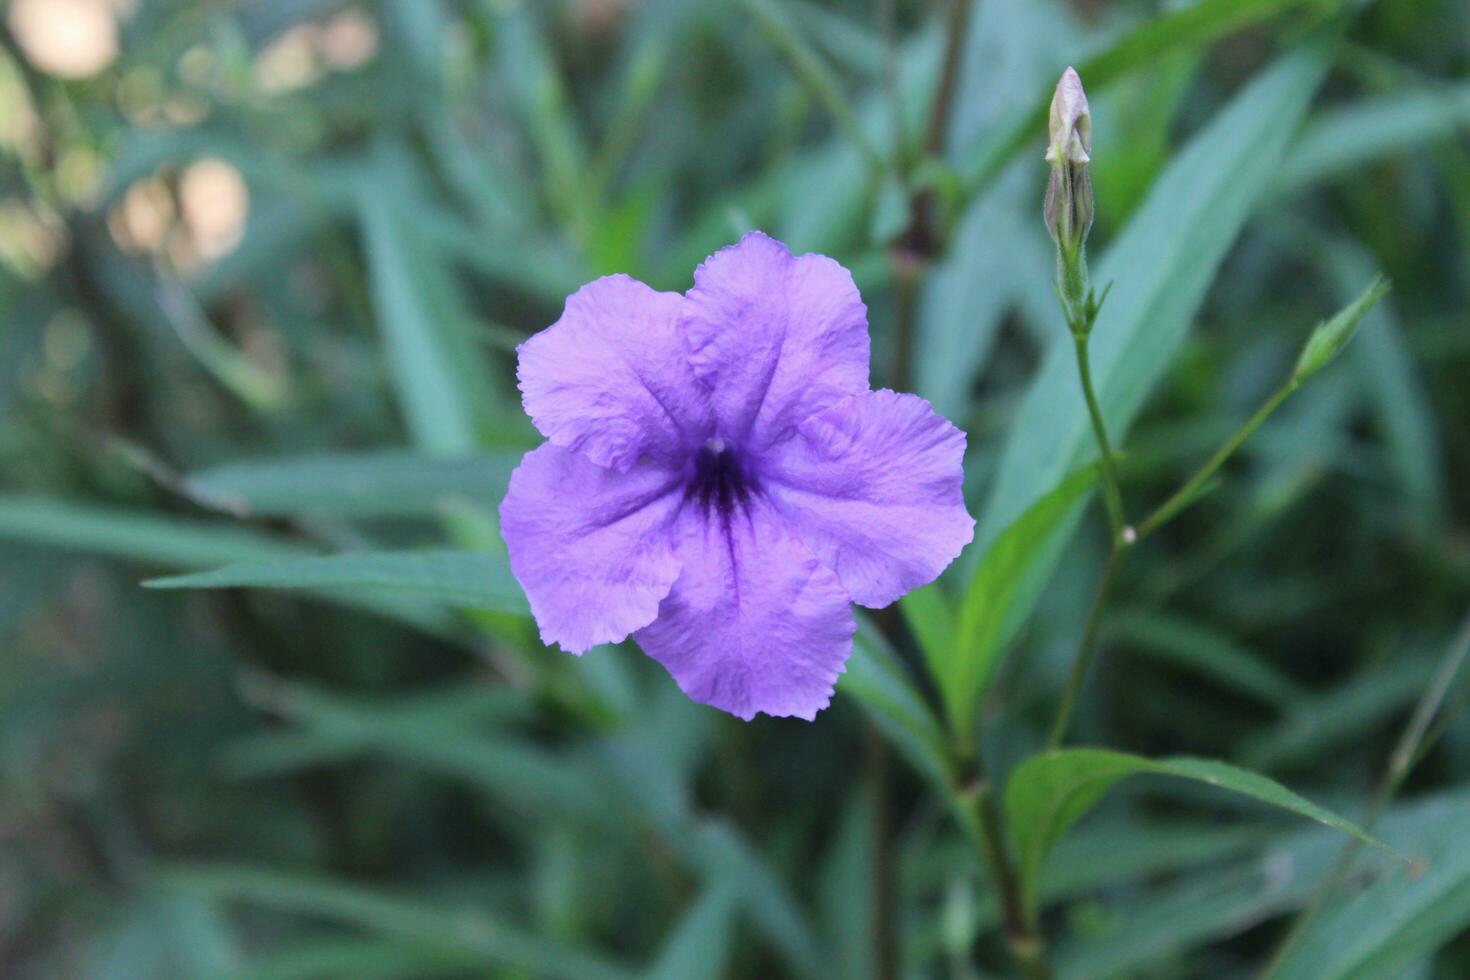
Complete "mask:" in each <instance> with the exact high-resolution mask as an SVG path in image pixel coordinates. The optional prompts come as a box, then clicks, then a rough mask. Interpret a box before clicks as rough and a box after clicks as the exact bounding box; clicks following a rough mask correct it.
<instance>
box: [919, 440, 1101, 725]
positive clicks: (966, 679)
mask: <svg viewBox="0 0 1470 980" xmlns="http://www.w3.org/2000/svg"><path fill="white" fill-rule="evenodd" d="M1097 478H1098V474H1097V467H1096V465H1095V464H1094V465H1088V466H1084V467H1082V468H1081V469H1079V470H1078V471H1077V472H1075V473H1073V474H1071V475H1070V476H1068V477H1067V478H1066V479H1064V480H1062V482H1061V483H1060V484H1058V485H1057V486H1056V488H1055V489H1053V490H1052V491H1051V492H1050V493H1048V494H1046V495H1045V496H1044V497H1042V498H1041V499H1040V500H1038V501H1036V503H1034V504H1032V505H1031V507H1030V508H1029V509H1028V510H1027V511H1026V512H1025V513H1024V514H1022V515H1021V516H1020V517H1019V518H1018V519H1017V520H1016V522H1015V523H1014V524H1012V525H1011V526H1010V527H1008V528H1006V529H1005V531H1004V532H1003V533H1002V534H1001V535H1000V537H998V538H996V539H995V543H994V544H992V545H991V546H990V548H989V550H987V551H986V552H985V555H984V557H983V558H981V559H980V567H979V569H978V570H977V571H976V572H975V575H974V577H972V578H971V579H970V584H969V586H968V588H966V590H965V595H964V598H963V600H961V604H960V609H959V615H958V616H957V622H956V624H955V627H954V635H953V637H952V642H951V643H950V644H949V645H948V647H947V648H946V649H942V650H939V651H937V653H938V655H937V656H931V659H930V660H929V668H930V670H932V671H933V672H934V677H935V680H936V682H937V683H938V685H939V690H940V692H941V694H942V695H943V697H944V704H945V710H946V712H947V713H948V715H949V720H950V723H951V724H952V725H954V726H955V728H956V730H957V731H959V732H961V733H962V737H963V736H964V734H965V733H968V732H969V731H970V730H971V727H972V725H973V722H974V715H975V711H976V709H977V707H978V705H979V701H980V698H981V696H982V695H983V694H984V693H985V689H986V687H987V686H988V685H989V683H990V677H991V674H992V672H993V671H994V669H995V663H996V661H997V660H998V659H999V657H1000V654H1001V652H1002V650H1003V649H1004V648H1005V643H1006V641H1007V640H1008V639H1009V638H1010V636H1011V635H1012V634H1013V633H1014V631H1015V629H1016V627H1017V626H1018V625H1019V618H1020V617H1019V616H1018V615H1017V612H1018V610H1017V608H1016V605H1015V598H1016V596H1017V594H1018V593H1019V592H1020V591H1021V590H1022V589H1023V588H1024V587H1025V586H1026V584H1027V583H1028V581H1029V580H1030V578H1031V576H1032V574H1033V572H1034V570H1035V568H1036V567H1037V566H1038V565H1040V564H1042V563H1043V562H1044V560H1045V558H1046V557H1047V552H1046V550H1045V545H1046V541H1047V539H1048V538H1050V537H1052V536H1053V535H1054V534H1055V532H1056V530H1057V528H1058V526H1059V525H1060V524H1061V523H1062V522H1063V521H1065V520H1066V519H1067V516H1068V515H1069V514H1070V513H1071V512H1072V510H1073V508H1074V507H1076V506H1077V505H1078V504H1079V503H1080V502H1081V501H1082V498H1083V497H1084V496H1086V495H1087V493H1088V492H1089V491H1091V490H1092V488H1093V487H1094V486H1095V485H1096V483H1097ZM925 652H926V653H930V649H929V648H926V650H925Z"/></svg>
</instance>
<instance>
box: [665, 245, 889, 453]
mask: <svg viewBox="0 0 1470 980" xmlns="http://www.w3.org/2000/svg"><path fill="white" fill-rule="evenodd" d="M679 326H680V329H681V330H682V331H683V334H684V340H685V343H686V344H687V345H688V350H689V360H690V363H692V364H693V365H694V372H695V374H697V375H698V376H699V377H700V379H702V380H703V381H704V382H705V383H706V384H707V385H708V386H709V387H710V389H711V392H712V396H711V397H712V398H713V402H714V410H715V415H716V418H717V419H718V422H719V426H720V429H721V435H723V436H725V437H727V438H731V439H734V440H735V441H738V442H740V443H741V444H742V445H743V446H744V447H745V448H746V449H747V450H748V451H752V452H760V451H761V450H762V449H763V448H764V447H766V446H769V445H771V444H772V443H773V442H776V441H778V440H779V439H780V438H781V437H782V436H784V435H785V434H786V433H787V432H788V431H789V430H790V428H791V427H792V426H794V425H796V424H797V423H798V422H801V421H802V420H803V419H805V418H806V417H807V416H809V415H812V414H813V413H815V412H818V411H820V410H821V409H823V408H826V407H827V406H828V405H830V404H832V403H833V402H834V401H837V400H838V399H839V398H842V397H843V396H845V395H850V394H855V393H857V392H860V391H866V390H867V389H868V311H867V307H865V306H864V305H863V301H862V297H860V296H859V295H858V291H857V286H855V285H854V284H853V281H852V275H851V274H850V273H849V272H848V271H847V270H846V269H844V268H843V267H842V266H840V265H838V264H837V263H836V262H834V261H833V260H832V259H829V258H827V257H826V256H824V255H810V254H809V255H802V256H793V255H792V254H791V252H790V251H789V250H788V249H787V248H786V246H785V245H783V244H781V243H780V242H778V241H776V240H775V239H773V238H769V237H767V236H765V235H763V234H761V233H760V232H751V233H749V234H747V235H746V236H745V237H744V238H742V239H741V240H740V241H739V243H738V244H735V245H731V246H730V247H729V248H725V249H721V250H720V251H718V252H716V253H715V254H714V255H712V256H710V257H709V258H708V259H706V260H705V262H704V264H703V265H701V266H700V267H699V268H698V269H696V270H695V272H694V288H693V289H691V290H689V292H688V293H687V294H686V295H685V300H684V313H683V316H682V318H681V320H680V323H679Z"/></svg>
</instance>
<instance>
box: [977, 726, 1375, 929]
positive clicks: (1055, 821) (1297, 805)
mask: <svg viewBox="0 0 1470 980" xmlns="http://www.w3.org/2000/svg"><path fill="white" fill-rule="evenodd" d="M1137 775H1159V776H1174V777H1176V778H1179V779H1189V780H1194V781H1196V782H1201V783H1207V784H1209V785H1211V786H1218V787H1220V788H1221V789H1228V790H1231V791H1232V792H1235V793H1240V794H1242V795H1244V796H1249V797H1252V798H1254V799H1257V800H1260V801H1261V802H1263V803H1269V804H1271V805H1272V806H1277V807H1280V808H1282V809H1284V810H1289V811H1291V812H1292V813H1296V814H1300V815H1301V816H1304V817H1307V818H1309V819H1312V820H1316V821H1317V822H1318V823H1322V824H1326V825H1327V826H1329V827H1332V828H1335V829H1336V830H1340V831H1342V832H1343V833H1345V834H1348V835H1350V836H1352V837H1356V838H1358V839H1359V840H1361V841H1363V842H1364V843H1367V844H1371V845H1373V846H1374V847H1378V848H1381V849H1383V850H1385V851H1388V852H1389V853H1396V852H1394V851H1392V849H1390V848H1389V847H1388V846H1387V845H1385V844H1383V843H1382V842H1380V841H1378V840H1376V839H1375V838H1373V837H1370V836H1369V835H1368V834H1367V833H1365V832H1364V831H1363V830H1361V829H1359V828H1358V827H1357V826H1356V825H1355V824H1353V823H1350V822H1349V821H1347V820H1344V819H1343V818H1341V817H1339V816H1337V815H1336V814H1334V813H1332V812H1331V811H1329V810H1325V809H1323V808H1322V807H1319V806H1317V805H1316V804H1315V803H1312V802H1311V801H1310V800H1307V799H1304V798H1303V797H1301V796H1298V795H1297V794H1296V793H1293V792H1292V791H1291V790H1289V789H1287V788H1286V787H1285V786H1282V785H1281V784H1280V783H1277V782H1275V781H1274V780H1272V779H1268V778H1267V777H1265V776H1262V775H1260V774H1259V773H1254V772H1250V771H1249V770H1245V769H1239V768H1237V767H1235V766H1232V765H1229V764H1227V763H1224V762H1216V761H1213V760H1210V759H1193V758H1188V757H1184V756H1176V757H1172V758H1168V759H1146V758H1144V757H1143V756H1137V755H1129V754H1127V753H1125V752H1113V751H1110V750H1107V749H1063V750H1061V751H1057V752H1046V753H1042V754H1040V755H1035V756H1032V757H1031V758H1029V759H1027V760H1026V761H1025V762H1023V763H1021V765H1020V766H1018V767H1017V768H1016V771H1015V772H1014V773H1012V774H1011V778H1010V782H1009V783H1008V784H1007V786H1006V796H1005V809H1006V817H1007V824H1008V825H1009V826H1010V828H1011V834H1012V839H1013V841H1014V842H1015V845H1016V851H1017V856H1018V872H1019V874H1020V878H1021V887H1022V891H1023V893H1024V896H1025V904H1026V907H1027V908H1028V909H1034V907H1035V893H1036V886H1037V883H1038V881H1039V880H1040V877H1041V869H1042V865H1043V863H1044V862H1045V860H1046V856H1047V854H1048V853H1049V852H1050V851H1051V849H1052V848H1053V847H1054V846H1055V845H1056V843H1057V841H1058V840H1060V839H1061V837H1062V835H1063V834H1065V833H1066V832H1067V829H1068V828H1069V827H1071V826H1072V824H1074V823H1076V822H1077V821H1078V820H1080V819H1081V818H1082V817H1083V816H1084V815H1085V814H1086V813H1087V812H1088V811H1089V810H1091V809H1092V808H1093V807H1094V806H1096V805H1097V803H1098V802H1099V801H1100V800H1101V799H1102V797H1103V796H1104V794H1106V793H1107V791H1108V790H1110V789H1112V788H1113V786H1114V785H1115V784H1116V783H1117V782H1118V781H1119V780H1120V779H1123V778H1124V777H1126V776H1137Z"/></svg>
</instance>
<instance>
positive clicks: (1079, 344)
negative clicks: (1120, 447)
mask: <svg viewBox="0 0 1470 980" xmlns="http://www.w3.org/2000/svg"><path fill="white" fill-rule="evenodd" d="M1091 330H1092V325H1091V324H1087V325H1086V327H1085V328H1084V329H1077V328H1074V329H1073V331H1072V342H1073V346H1074V347H1075V348H1076V350H1077V374H1078V376H1079V377H1080V378H1081V379H1082V397H1083V398H1084V399H1085V400H1086V401H1087V414H1088V417H1089V418H1091V419H1092V434H1093V435H1094V436H1095V437H1096V438H1097V448H1098V452H1099V453H1101V457H1102V470H1103V500H1104V502H1105V503H1106V504H1107V508H1108V524H1109V526H1111V527H1112V529H1113V543H1114V547H1115V548H1116V547H1117V546H1118V544H1119V543H1120V542H1122V541H1123V540H1124V539H1125V538H1127V537H1128V536H1129V535H1128V520H1127V518H1126V517H1125V516H1124V514H1123V490H1122V485H1121V483H1120V482H1119V480H1118V461H1117V458H1116V457H1115V456H1114V455H1113V447H1112V444H1111V443H1110V442H1109V441H1108V430H1107V426H1106V425H1105V424H1104V423H1103V417H1102V409H1101V408H1099V407H1098V403H1097V392H1096V391H1095V390H1094V389H1093V387H1092V364H1091V358H1090V357H1089V356H1088V352H1087V338H1088V335H1089V334H1090V333H1091ZM1130 543H1131V542H1130Z"/></svg>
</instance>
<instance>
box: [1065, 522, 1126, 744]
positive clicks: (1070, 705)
mask: <svg viewBox="0 0 1470 980" xmlns="http://www.w3.org/2000/svg"><path fill="white" fill-rule="evenodd" d="M1122 558H1123V552H1122V551H1120V550H1119V549H1118V548H1117V547H1116V546H1115V547H1113V548H1111V549H1110V550H1109V551H1108V563H1107V564H1106V565H1105V566H1103V573H1102V578H1101V579H1099V580H1098V583H1097V594H1096V595H1094V596H1093V598H1092V609H1091V610H1090V611H1089V612H1088V614H1087V626H1086V627H1084V628H1083V630H1082V639H1081V640H1080V641H1079V642H1078V644H1077V653H1076V655H1075V656H1074V657H1073V658H1072V671H1071V673H1070V674H1068V676H1067V687H1066V690H1065V691H1063V692H1062V700H1061V703H1060V704H1058V705H1057V715H1056V719H1055V720H1054V721H1053V722H1052V726H1051V734H1050V735H1049V736H1048V737H1047V740H1046V747H1047V749H1048V750H1051V749H1058V748H1061V745H1062V742H1063V741H1064V740H1065V739H1066V737H1067V726H1068V725H1069V724H1070V723H1071V721H1072V712H1073V711H1074V710H1075V709H1076V707H1077V696H1078V694H1079V693H1080V692H1081V691H1082V682H1083V681H1084V680H1086V678H1087V668H1088V667H1089V666H1091V664H1092V655H1093V651H1094V650H1096V649H1097V631H1098V626H1099V625H1100V624H1101V623H1102V613H1103V608H1104V607H1105V606H1106V605H1107V602H1108V595H1109V593H1110V592H1111V591H1112V586H1113V575H1114V573H1115V572H1117V570H1118V564H1119V562H1120V561H1121V560H1122Z"/></svg>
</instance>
